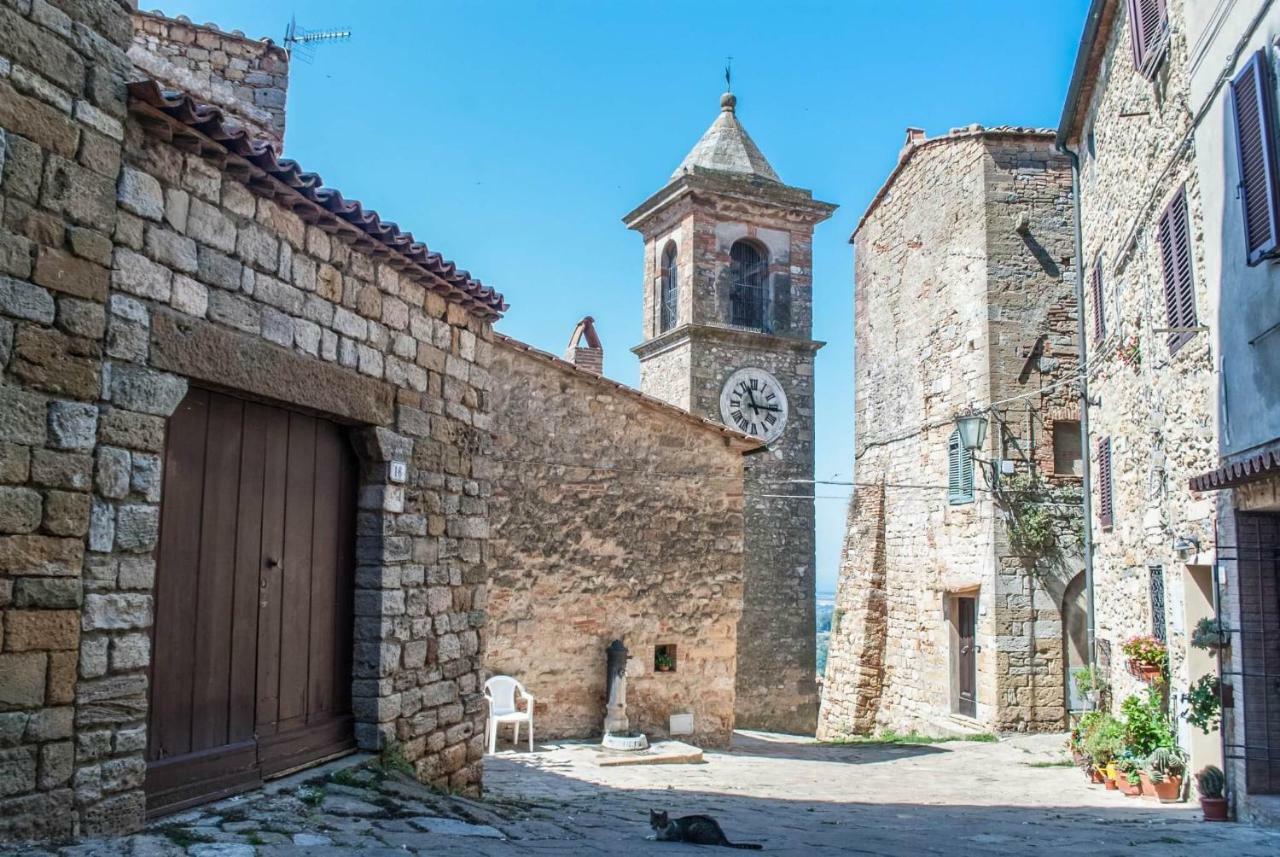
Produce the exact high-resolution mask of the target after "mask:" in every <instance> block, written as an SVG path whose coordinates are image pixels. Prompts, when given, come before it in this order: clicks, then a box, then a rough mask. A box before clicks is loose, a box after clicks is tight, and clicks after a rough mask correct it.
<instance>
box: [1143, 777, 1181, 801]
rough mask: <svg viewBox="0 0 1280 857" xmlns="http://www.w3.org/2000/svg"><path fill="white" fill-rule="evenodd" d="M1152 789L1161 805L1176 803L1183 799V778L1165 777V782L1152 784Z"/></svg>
mask: <svg viewBox="0 0 1280 857" xmlns="http://www.w3.org/2000/svg"><path fill="white" fill-rule="evenodd" d="M1143 779H1144V780H1145V777H1144V778H1143ZM1151 789H1152V791H1153V792H1154V793H1155V797H1156V800H1158V801H1160V802H1161V803H1175V802H1177V801H1179V800H1181V799H1182V777H1165V778H1164V781H1163V782H1159V783H1152V784H1151Z"/></svg>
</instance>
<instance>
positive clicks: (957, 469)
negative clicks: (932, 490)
mask: <svg viewBox="0 0 1280 857" xmlns="http://www.w3.org/2000/svg"><path fill="white" fill-rule="evenodd" d="M947 498H948V499H949V500H950V502H951V505H953V506H958V505H960V504H961V503H972V502H973V453H971V452H970V451H969V450H967V449H965V448H964V444H962V443H961V442H960V430H959V429H956V430H955V431H953V432H952V433H951V437H950V438H948V439H947Z"/></svg>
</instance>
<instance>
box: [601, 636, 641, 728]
mask: <svg viewBox="0 0 1280 857" xmlns="http://www.w3.org/2000/svg"><path fill="white" fill-rule="evenodd" d="M627 654H628V653H627V647H626V646H624V645H622V641H621V640H614V641H613V642H612V643H610V644H609V647H608V648H607V649H605V664H606V670H607V672H606V675H605V693H606V696H607V700H608V701H607V702H606V703H605V709H604V740H603V741H602V742H601V743H602V744H603V745H604V746H605V747H606V748H607V749H610V750H631V751H638V750H645V749H647V748H648V747H649V739H648V738H646V737H645V736H644V734H643V733H641V732H633V731H631V722H630V721H629V720H628V719H627Z"/></svg>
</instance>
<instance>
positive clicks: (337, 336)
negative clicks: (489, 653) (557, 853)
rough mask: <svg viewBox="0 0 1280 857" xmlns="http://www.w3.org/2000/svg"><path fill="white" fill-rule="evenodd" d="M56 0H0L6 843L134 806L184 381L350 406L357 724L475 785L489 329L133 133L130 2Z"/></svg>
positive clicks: (369, 745) (80, 830) (0, 736)
mask: <svg viewBox="0 0 1280 857" xmlns="http://www.w3.org/2000/svg"><path fill="white" fill-rule="evenodd" d="M66 8H67V10H68V11H69V13H72V14H74V16H75V17H74V18H67V17H66V16H65V15H61V14H59V13H58V10H57V9H55V8H53V7H51V6H49V5H48V4H45V3H42V2H39V0H36V2H34V4H23V3H9V4H8V5H5V6H0V28H3V30H4V32H5V33H6V34H11V37H10V38H6V39H5V40H3V41H2V42H0V51H3V52H5V53H7V54H10V55H11V56H6V57H5V58H4V60H3V63H4V64H3V65H2V66H0V70H2V71H3V72H4V74H3V76H2V77H0V127H2V129H3V138H2V139H3V142H4V145H3V147H2V148H0V151H3V153H4V155H3V161H2V164H3V173H2V178H0V194H2V195H3V205H4V221H3V231H2V232H0V248H3V253H0V265H2V266H3V273H4V274H5V275H6V276H4V277H3V278H0V369H3V376H2V379H0V380H2V382H0V493H2V494H3V502H2V503H0V509H3V514H0V607H3V615H2V616H0V621H2V622H3V634H4V637H3V639H4V649H3V652H0V758H2V759H3V762H4V763H3V764H2V765H0V837H3V838H21V837H26V836H64V835H70V834H82V835H91V834H104V833H110V832H115V831H121V830H126V829H133V828H136V827H138V826H140V825H141V823H142V821H143V817H144V805H145V800H144V796H143V791H142V786H143V781H144V777H145V771H146V764H145V758H144V752H145V748H146V744H147V732H146V720H147V715H148V694H149V688H148V668H149V664H150V642H149V641H150V633H149V632H150V627H151V624H152V616H153V612H154V611H153V602H152V598H153V595H152V593H153V589H154V582H155V577H156V575H157V574H164V569H157V568H156V566H155V561H154V559H153V556H152V554H153V550H154V547H155V544H156V540H157V536H158V527H159V512H160V502H161V500H162V497H161V496H160V492H161V486H162V484H163V482H162V473H161V472H160V471H161V461H162V458H161V454H162V452H163V448H164V436H165V422H166V417H167V416H168V415H169V414H170V413H172V411H173V409H174V408H176V407H177V405H178V404H179V402H180V401H181V399H182V397H183V395H184V394H185V392H186V390H187V388H188V384H189V383H191V382H202V383H207V384H213V385H216V386H218V387H219V388H220V389H224V390H230V391H233V392H243V393H245V394H248V395H251V396H255V397H262V398H267V399H269V400H275V401H279V402H281V403H284V404H290V405H295V406H299V407H304V408H307V409H310V410H312V411H318V412H323V413H328V414H333V415H334V416H336V417H338V418H339V419H340V420H343V421H346V422H357V423H362V424H364V428H362V429H359V430H353V440H354V441H355V442H356V448H357V451H358V452H359V454H360V455H361V477H360V478H361V490H360V501H359V503H360V513H359V519H358V521H357V532H358V540H357V561H358V564H359V567H358V568H357V593H356V599H355V603H356V611H355V612H356V614H357V616H356V619H355V635H356V648H355V654H354V658H355V666H354V675H355V683H354V686H353V696H354V705H355V712H356V718H357V721H358V723H357V739H358V741H359V743H360V745H361V746H362V747H364V748H366V749H378V748H379V747H381V746H383V745H385V743H386V742H388V741H390V740H396V741H398V742H400V743H401V744H402V745H403V749H404V752H405V755H406V756H407V757H408V758H409V759H410V760H411V761H412V762H413V763H414V764H415V767H416V769H417V773H418V775H419V776H420V777H421V778H422V779H423V780H425V781H428V782H431V783H434V784H436V785H439V786H442V787H449V788H456V789H461V790H465V791H473V792H474V791H475V790H477V789H478V784H479V777H480V767H481V765H480V758H481V755H482V752H483V741H482V737H481V735H480V733H481V732H482V731H483V726H482V723H483V716H484V715H483V705H482V698H481V696H480V693H479V681H480V670H481V668H482V664H481V644H482V640H481V636H480V635H481V628H482V626H483V624H484V604H485V587H484V578H485V571H484V560H485V557H484V552H485V549H486V539H487V532H488V523H487V522H488V517H487V514H488V509H487V502H488V501H487V496H488V492H489V483H488V481H487V478H488V477H487V471H486V462H487V450H488V447H489V443H490V436H489V427H488V426H489V417H488V414H487V398H486V397H487V390H488V387H489V375H488V372H487V370H486V368H485V367H486V366H487V364H488V361H489V358H490V348H491V346H490V344H489V342H488V339H489V337H490V335H491V334H490V331H489V327H488V325H487V323H484V322H481V321H479V320H477V319H475V318H473V317H471V316H469V315H468V314H467V313H466V312H464V311H462V309H461V308H460V307H459V306H457V305H455V304H450V303H447V302H446V301H445V300H444V298H442V297H441V296H439V295H437V294H434V293H429V292H428V290H427V288H426V287H425V286H424V282H423V281H424V280H425V279H426V277H427V275H426V274H425V273H423V274H420V275H418V276H416V277H415V276H411V272H406V273H399V272H397V271H396V270H395V269H394V268H392V267H390V266H389V265H386V264H384V263H382V262H380V261H377V260H375V259H372V258H370V257H368V256H366V255H363V254H361V253H358V252H354V251H353V250H351V249H350V248H349V247H348V245H347V244H346V243H344V242H343V241H342V240H339V239H338V238H331V237H330V235H329V234H327V233H326V232H324V231H322V230H321V229H319V228H317V227H316V226H308V225H306V224H304V223H303V222H302V221H301V220H300V219H299V218H298V217H297V216H295V215H293V214H291V213H288V212H286V211H285V210H284V209H282V208H281V207H280V206H279V205H277V204H276V203H275V202H273V201H271V200H270V199H266V198H260V197H258V196H255V195H254V194H253V193H251V192H250V191H249V190H248V189H247V188H246V187H245V186H244V185H242V184H240V183H239V182H237V181H235V180H233V179H230V178H228V177H226V176H224V175H223V174H222V173H221V172H219V171H218V169H216V168H215V167H214V166H213V165H212V164H211V163H209V162H206V161H204V160H201V159H200V158H199V157H198V156H196V155H189V154H184V153H183V152H182V151H180V150H179V149H177V148H175V147H173V146H172V145H170V144H167V143H163V142H160V141H158V140H156V139H154V138H150V137H146V136H144V134H143V132H142V130H141V129H140V127H139V126H138V125H137V124H136V123H135V122H133V121H132V120H130V119H127V117H126V104H125V90H124V81H125V79H126V76H127V75H128V74H130V71H129V68H128V63H127V61H126V60H125V59H124V53H123V48H124V46H125V45H126V44H128V41H129V37H130V29H129V19H128V15H127V11H126V7H125V6H124V5H120V4H117V3H115V2H107V0H102V1H101V2H84V0H80V2H77V3H74V4H72V3H68V4H66ZM37 73H38V74H40V75H42V76H41V77H39V78H37V77H34V75H35V74H37ZM55 87H61V89H58V88H55ZM122 142H123V143H124V153H125V159H126V160H127V165H125V166H123V167H122V166H121V156H122V148H121V144H122ZM266 367H270V371H266ZM393 459H394V460H400V461H405V462H407V464H408V469H407V470H408V473H407V479H406V481H405V482H404V483H402V484H396V483H392V482H391V481H390V476H389V467H388V462H389V461H391V460H393Z"/></svg>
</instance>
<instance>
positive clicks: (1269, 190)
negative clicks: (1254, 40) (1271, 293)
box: [1231, 50, 1280, 265]
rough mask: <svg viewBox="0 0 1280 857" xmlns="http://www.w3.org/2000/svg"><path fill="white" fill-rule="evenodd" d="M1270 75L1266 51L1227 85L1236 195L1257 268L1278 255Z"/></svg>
mask: <svg viewBox="0 0 1280 857" xmlns="http://www.w3.org/2000/svg"><path fill="white" fill-rule="evenodd" d="M1272 85H1273V84H1272V75H1271V71H1270V65H1269V64H1268V62H1267V54H1266V51H1265V50H1261V51H1258V52H1257V53H1256V54H1254V55H1253V56H1252V57H1251V58H1250V59H1249V61H1248V62H1247V63H1245V65H1244V68H1243V69H1241V70H1240V73H1239V74H1238V75H1236V77H1235V79H1234V80H1233V81H1231V112H1232V116H1233V117H1234V119H1235V132H1236V157H1237V161H1238V164H1239V168H1240V184H1239V185H1237V188H1236V195H1237V196H1239V197H1240V206H1241V209H1242V211H1243V214H1244V233H1245V250H1246V253H1247V257H1246V258H1247V261H1248V263H1249V264H1250V265H1256V264H1258V263H1259V262H1261V261H1262V260H1264V259H1268V258H1270V257H1272V256H1275V255H1276V254H1277V246H1278V242H1277V239H1276V234H1277V231H1280V210H1278V207H1277V192H1276V172H1277V170H1276V155H1275V139H1274V137H1273V136H1272V134H1273V131H1274V128H1275V120H1274V108H1273V107H1272V98H1273V96H1272Z"/></svg>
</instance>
